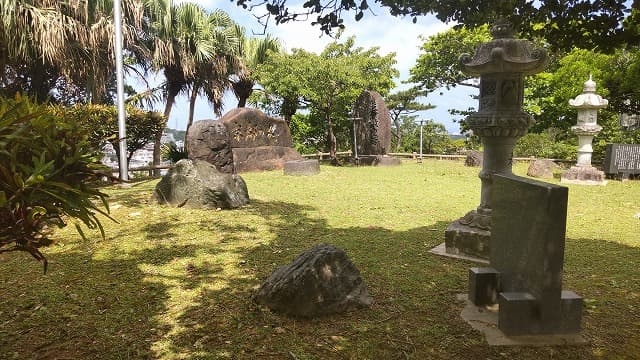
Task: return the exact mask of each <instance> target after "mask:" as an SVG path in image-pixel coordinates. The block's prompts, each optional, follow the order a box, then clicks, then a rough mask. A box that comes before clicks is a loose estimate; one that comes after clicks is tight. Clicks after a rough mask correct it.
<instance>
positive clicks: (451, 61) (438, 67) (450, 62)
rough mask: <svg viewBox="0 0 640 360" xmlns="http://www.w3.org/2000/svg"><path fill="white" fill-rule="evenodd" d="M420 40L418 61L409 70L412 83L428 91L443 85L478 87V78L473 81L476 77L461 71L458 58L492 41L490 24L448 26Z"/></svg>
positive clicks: (448, 87)
mask: <svg viewBox="0 0 640 360" xmlns="http://www.w3.org/2000/svg"><path fill="white" fill-rule="evenodd" d="M421 40H423V41H424V43H423V44H422V46H421V47H420V55H419V56H418V59H417V60H416V64H415V65H414V66H413V67H412V68H411V69H410V70H409V73H410V77H409V80H408V81H409V82H411V83H416V84H419V87H420V89H422V90H426V91H429V92H431V91H435V90H436V89H438V88H442V87H445V88H447V89H450V88H452V87H456V86H469V87H473V88H478V83H477V81H475V82H474V81H472V79H474V77H473V76H471V75H468V74H465V73H464V72H462V67H461V66H460V63H459V62H458V58H459V57H460V55H462V54H465V53H467V54H473V53H474V52H475V51H476V49H477V48H478V46H479V45H480V44H481V43H483V42H486V41H489V40H491V35H490V34H489V27H488V26H486V25H483V26H480V27H477V28H473V29H469V28H466V27H461V28H458V29H449V30H447V31H445V32H441V33H438V34H436V35H432V36H429V37H427V38H424V37H421Z"/></svg>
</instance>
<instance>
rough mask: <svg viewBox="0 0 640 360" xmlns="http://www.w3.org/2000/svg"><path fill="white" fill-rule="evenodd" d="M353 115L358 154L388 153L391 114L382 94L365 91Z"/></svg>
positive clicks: (359, 98) (358, 100) (354, 108)
mask: <svg viewBox="0 0 640 360" xmlns="http://www.w3.org/2000/svg"><path fill="white" fill-rule="evenodd" d="M353 115H354V117H355V118H356V120H355V132H356V143H357V146H358V149H357V150H358V154H359V155H386V154H387V153H388V152H389V149H390V148H391V116H390V115H389V109H388V108H387V106H386V105H385V103H384V99H383V98H382V96H381V95H380V94H379V93H377V92H375V91H368V90H365V91H363V92H362V94H360V96H359V97H358V99H357V100H356V102H355V104H354V106H353ZM352 131H353V130H352ZM351 135H352V136H353V134H351ZM352 150H353V151H354V153H355V149H352Z"/></svg>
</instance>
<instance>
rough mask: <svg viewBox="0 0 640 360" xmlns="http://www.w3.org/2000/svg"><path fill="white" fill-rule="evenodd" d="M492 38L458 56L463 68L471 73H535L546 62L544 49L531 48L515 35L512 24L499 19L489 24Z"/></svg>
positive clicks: (546, 57)
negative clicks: (472, 53)
mask: <svg viewBox="0 0 640 360" xmlns="http://www.w3.org/2000/svg"><path fill="white" fill-rule="evenodd" d="M491 35H492V36H493V40H492V41H490V42H487V43H482V44H481V45H480V47H479V48H478V50H476V53H475V54H474V55H473V57H471V56H470V55H468V54H463V55H461V56H460V59H459V62H460V64H461V65H462V67H463V68H464V70H465V72H466V73H468V74H471V75H482V74H491V73H520V74H523V75H532V74H537V73H539V72H540V71H542V69H544V67H545V66H546V64H547V61H548V56H547V51H546V50H545V49H543V48H537V49H533V48H532V46H531V43H530V42H529V41H527V40H522V39H515V38H514V31H513V26H512V25H511V24H510V23H508V22H506V21H504V20H499V21H498V22H497V23H496V24H495V25H493V26H492V27H491Z"/></svg>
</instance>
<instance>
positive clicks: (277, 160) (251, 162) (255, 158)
mask: <svg viewBox="0 0 640 360" xmlns="http://www.w3.org/2000/svg"><path fill="white" fill-rule="evenodd" d="M232 151H233V165H234V168H235V169H236V172H239V173H241V172H249V171H268V170H278V169H282V168H283V167H284V163H285V162H287V161H295V160H303V158H302V156H301V155H300V154H298V152H297V151H295V149H293V148H290V147H283V146H260V147H251V148H233V149H232Z"/></svg>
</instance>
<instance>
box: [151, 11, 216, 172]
mask: <svg viewBox="0 0 640 360" xmlns="http://www.w3.org/2000/svg"><path fill="white" fill-rule="evenodd" d="M150 10H151V14H150V18H151V30H152V34H153V35H154V37H153V45H152V47H153V53H152V56H151V64H152V68H153V69H154V70H162V71H163V72H164V76H165V87H164V97H165V99H166V105H165V109H164V115H165V118H166V119H168V118H169V115H171V109H172V107H173V104H174V103H175V99H176V97H177V96H178V95H179V94H180V93H182V92H185V91H187V90H188V89H189V87H190V85H191V83H192V82H193V79H195V77H196V72H197V70H198V67H199V64H204V63H206V62H207V61H210V60H211V59H212V58H213V57H214V56H215V54H216V45H215V41H214V39H213V38H212V37H211V34H212V31H211V27H210V24H209V16H208V14H207V13H206V11H205V10H204V8H203V7H201V6H199V5H197V4H194V3H182V4H180V5H177V6H173V5H172V4H171V2H170V1H167V0H155V1H153V6H152V7H150ZM161 138H162V134H161V133H160V134H158V135H157V136H156V138H155V144H154V150H153V164H154V165H159V164H160V157H161V154H160V145H161V144H160V140H161ZM156 173H157V172H156Z"/></svg>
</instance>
